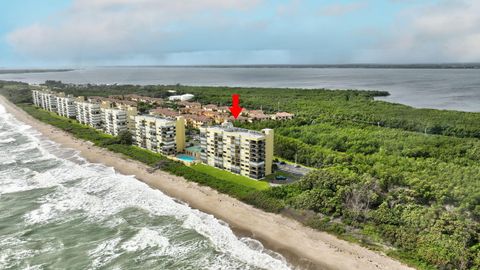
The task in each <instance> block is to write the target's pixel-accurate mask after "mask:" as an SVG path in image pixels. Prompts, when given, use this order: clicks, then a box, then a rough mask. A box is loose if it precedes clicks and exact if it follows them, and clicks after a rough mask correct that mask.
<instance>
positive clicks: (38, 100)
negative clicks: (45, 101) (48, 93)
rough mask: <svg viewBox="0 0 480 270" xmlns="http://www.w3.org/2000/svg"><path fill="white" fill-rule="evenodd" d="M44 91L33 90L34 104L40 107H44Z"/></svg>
mask: <svg viewBox="0 0 480 270" xmlns="http://www.w3.org/2000/svg"><path fill="white" fill-rule="evenodd" d="M41 93H42V91H40V90H32V99H33V104H35V106H38V107H43V106H42V99H41V98H40V95H41Z"/></svg>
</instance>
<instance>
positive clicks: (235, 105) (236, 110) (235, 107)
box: [230, 94, 243, 119]
mask: <svg viewBox="0 0 480 270" xmlns="http://www.w3.org/2000/svg"><path fill="white" fill-rule="evenodd" d="M242 110H243V108H242V107H240V95H238V94H233V95H232V106H231V107H230V112H231V113H232V115H233V118H235V119H237V118H238V116H239V115H240V113H241V112H242Z"/></svg>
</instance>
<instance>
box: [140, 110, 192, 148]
mask: <svg viewBox="0 0 480 270" xmlns="http://www.w3.org/2000/svg"><path fill="white" fill-rule="evenodd" d="M177 121H178V120H177ZM177 121H176V120H171V119H166V118H161V117H157V116H151V115H139V116H136V117H135V142H136V144H137V145H138V146H139V147H142V148H145V149H148V150H150V151H154V152H158V153H161V154H164V155H174V154H175V153H176V152H177V141H179V140H180V138H181V137H182V136H183V137H185V129H184V128H183V130H181V129H180V130H179V133H178V136H179V137H178V138H177V127H179V128H180V126H179V125H180V123H177ZM183 147H184V145H183Z"/></svg>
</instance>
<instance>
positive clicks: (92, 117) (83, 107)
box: [76, 101, 102, 129]
mask: <svg viewBox="0 0 480 270" xmlns="http://www.w3.org/2000/svg"><path fill="white" fill-rule="evenodd" d="M76 108H77V115H76V117H77V120H78V122H80V123H81V124H84V125H88V126H91V127H93V128H96V129H102V114H101V111H100V104H98V103H90V102H88V101H80V102H79V101H77V102H76Z"/></svg>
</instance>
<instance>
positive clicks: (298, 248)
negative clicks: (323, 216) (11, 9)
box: [0, 96, 412, 270]
mask: <svg viewBox="0 0 480 270" xmlns="http://www.w3.org/2000/svg"><path fill="white" fill-rule="evenodd" d="M0 103H1V104H2V105H3V106H4V107H5V108H6V110H7V111H8V112H9V113H11V114H13V115H14V116H15V118H16V119H18V120H20V121H22V122H24V123H26V124H28V125H30V126H32V127H33V128H34V129H36V130H38V131H39V132H41V133H42V134H43V136H45V138H47V139H49V140H52V141H55V142H57V143H59V144H61V145H62V146H63V147H66V148H72V149H76V150H78V151H79V152H80V155H81V156H82V157H84V158H86V159H87V160H88V161H90V162H93V163H102V164H105V165H107V166H111V167H114V168H115V169H116V170H117V171H118V172H120V173H122V174H126V175H135V176H136V178H137V179H139V180H140V181H143V182H145V183H147V184H148V185H150V186H151V187H152V188H157V189H159V190H161V191H162V192H164V193H165V194H167V195H169V196H171V197H174V198H176V199H179V200H181V201H183V202H185V203H188V204H189V205H190V206H191V207H193V208H196V209H199V210H201V211H203V212H206V213H209V214H212V215H214V216H215V217H216V218H218V219H221V220H223V221H225V222H227V223H228V224H229V225H230V226H231V227H232V229H233V230H235V231H236V232H238V233H241V234H243V235H247V236H250V237H253V238H255V239H257V240H260V241H261V242H262V243H263V244H264V245H265V246H266V247H267V248H269V249H272V250H274V251H277V252H279V253H281V254H282V255H284V256H286V257H287V258H288V259H289V261H290V262H291V263H292V264H293V265H298V266H299V267H300V268H308V269H341V270H345V269H385V270H397V269H398V270H400V269H412V268H409V267H408V266H406V265H404V264H402V263H400V262H398V261H395V260H394V259H392V258H389V257H387V256H386V255H383V254H380V253H377V252H374V251H371V250H369V249H366V248H364V247H361V246H359V245H357V244H354V243H349V242H347V241H344V240H341V239H338V238H336V237H335V236H333V235H330V234H328V233H325V232H320V231H315V230H313V229H310V228H307V227H305V226H303V225H302V224H301V223H299V222H297V221H295V220H293V219H290V218H287V217H284V216H281V215H278V214H272V213H266V212H264V211H261V210H259V209H256V208H254V207H252V206H250V205H247V204H245V203H242V202H240V201H238V200H236V199H234V198H231V197H229V196H228V195H225V194H221V193H218V192H217V191H215V190H213V189H211V188H209V187H205V186H200V185H197V184H196V183H193V182H188V181H186V180H185V179H183V178H181V177H177V176H173V175H170V174H168V173H166V172H162V171H159V170H157V171H155V172H153V173H149V170H148V169H149V168H148V166H146V165H144V164H142V163H140V162H137V161H133V160H131V159H128V158H126V157H124V156H122V155H120V154H117V153H112V152H110V151H108V150H106V149H102V148H99V147H96V146H93V145H92V144H91V143H89V142H86V141H82V140H79V139H76V138H74V137H73V136H72V135H70V134H68V133H66V132H64V131H62V130H59V129H57V128H55V127H53V126H50V125H47V124H45V123H42V122H40V121H38V120H36V119H34V118H33V117H31V116H30V115H28V114H27V113H26V112H24V111H23V110H21V109H19V108H18V107H16V106H15V105H13V104H12V103H10V102H9V101H7V100H6V99H5V98H4V97H2V96H0Z"/></svg>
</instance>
